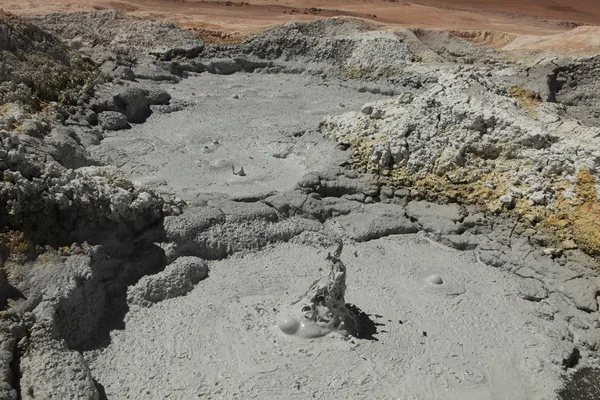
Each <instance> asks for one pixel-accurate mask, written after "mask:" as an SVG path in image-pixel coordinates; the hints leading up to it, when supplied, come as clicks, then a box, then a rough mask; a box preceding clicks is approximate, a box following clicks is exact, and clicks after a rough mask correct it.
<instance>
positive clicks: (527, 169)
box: [324, 67, 600, 254]
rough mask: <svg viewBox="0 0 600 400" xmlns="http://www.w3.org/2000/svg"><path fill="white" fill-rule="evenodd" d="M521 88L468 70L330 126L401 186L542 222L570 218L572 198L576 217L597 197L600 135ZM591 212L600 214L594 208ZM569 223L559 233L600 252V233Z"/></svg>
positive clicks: (362, 164) (357, 159) (367, 166)
mask: <svg viewBox="0 0 600 400" xmlns="http://www.w3.org/2000/svg"><path fill="white" fill-rule="evenodd" d="M487 72H488V74H490V75H491V74H492V70H489V71H487ZM522 93H523V91H519V90H515V89H514V88H513V89H512V90H510V91H508V92H507V91H506V89H504V88H502V87H501V86H496V85H495V84H493V83H492V81H491V80H490V79H489V78H487V77H486V71H477V70H475V69H473V68H463V67H459V68H458V69H457V70H456V71H455V72H449V73H446V74H442V75H441V76H440V77H439V79H438V83H437V84H435V85H433V86H432V87H431V88H430V89H429V90H427V91H425V92H424V93H423V94H421V95H418V96H413V95H412V94H410V93H405V94H403V95H401V96H399V97H396V98H394V99H392V100H384V101H380V102H377V103H374V104H370V105H367V106H365V107H364V108H363V110H362V112H350V113H346V114H343V115H340V116H333V117H329V118H328V119H326V121H325V123H324V128H325V129H326V131H327V132H329V133H330V134H331V135H333V136H334V137H335V138H336V139H337V140H338V141H340V142H343V143H347V144H352V145H353V146H354V151H355V152H354V163H355V165H356V166H357V167H358V168H359V169H360V170H362V171H370V172H375V173H379V174H381V175H382V179H383V180H387V181H389V182H390V183H391V184H393V185H408V186H412V187H414V188H415V190H416V191H417V192H421V193H422V195H424V196H427V197H430V198H436V197H446V198H450V199H453V200H461V201H466V202H471V203H477V204H482V205H485V206H486V207H487V208H488V209H489V210H492V211H501V210H503V209H504V210H513V209H514V211H515V212H517V213H518V214H519V215H522V216H524V217H526V219H527V220H528V221H529V222H531V223H534V224H535V223H537V222H540V221H545V222H547V223H552V224H554V223H555V220H556V219H559V220H561V221H563V220H565V219H566V220H567V221H571V220H573V218H572V214H571V217H568V216H565V215H564V214H565V211H566V210H565V208H564V207H565V205H566V204H568V205H569V207H567V210H569V211H566V214H570V212H573V211H574V210H575V209H579V207H582V204H583V206H584V207H586V209H589V208H590V207H592V206H591V205H590V204H592V203H593V201H596V202H597V196H598V193H597V191H596V189H595V188H594V185H593V182H594V180H595V179H596V178H595V177H597V175H598V171H599V169H600V152H599V151H598V148H599V146H600V141H599V139H598V137H599V136H598V135H599V133H600V131H599V130H598V128H593V127H584V126H580V125H579V124H577V123H576V122H575V121H571V120H569V119H568V118H563V117H560V116H559V113H560V110H561V108H560V106H557V105H555V104H549V103H543V104H540V103H541V101H540V100H539V99H535V100H536V101H532V100H531V98H530V97H531V96H529V97H528V96H523V95H521V94H522ZM511 94H512V96H516V97H517V98H518V101H516V100H515V99H513V98H512V97H511ZM574 154H576V155H577V157H573V155H574ZM582 170H585V171H588V172H587V173H586V175H585V176H588V179H587V180H588V181H589V182H588V184H587V187H588V188H590V190H591V192H590V193H588V194H587V195H586V196H582V195H580V194H579V192H578V191H576V190H575V188H576V186H580V185H576V181H577V176H578V173H579V174H580V175H579V176H581V173H580V171H582ZM566 199H568V200H566ZM594 199H596V200H594ZM586 204H587V205H586ZM592 208H594V207H592ZM594 209H595V208H594ZM558 214H559V215H560V216H558V217H557V215H558ZM586 215H588V217H586V219H589V218H592V219H594V220H596V219H597V213H595V212H592V211H591V210H588V212H587V213H586ZM596 224H597V222H596V223H592V224H591V226H590V227H588V228H585V231H586V232H587V231H589V230H593V226H596ZM563 225H565V223H564V222H563ZM566 225H567V227H571V229H567V230H560V231H557V233H558V234H559V237H560V238H562V239H573V240H575V242H576V243H578V244H579V245H580V246H581V247H582V248H583V249H585V250H586V251H588V252H589V253H591V254H598V252H597V248H598V243H595V242H596V241H597V238H596V237H595V235H593V234H587V233H585V234H584V232H582V229H584V228H576V227H577V226H581V223H580V222H578V223H576V224H575V225H571V224H570V223H566ZM588 225H590V224H588ZM586 226H587V225H586Z"/></svg>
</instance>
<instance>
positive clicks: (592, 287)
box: [558, 278, 600, 312]
mask: <svg viewBox="0 0 600 400" xmlns="http://www.w3.org/2000/svg"><path fill="white" fill-rule="evenodd" d="M558 290H560V291H561V292H562V293H564V294H565V296H567V297H569V298H570V299H571V300H573V301H574V302H575V306H576V307H577V308H579V309H580V310H584V311H587V312H594V311H598V301H597V300H596V296H597V295H598V293H600V280H599V278H575V279H571V280H568V281H566V282H565V283H563V284H562V285H561V286H560V287H559V288H558Z"/></svg>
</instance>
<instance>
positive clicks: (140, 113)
mask: <svg viewBox="0 0 600 400" xmlns="http://www.w3.org/2000/svg"><path fill="white" fill-rule="evenodd" d="M113 102H114V104H115V106H116V108H117V111H120V112H122V113H124V114H125V115H126V116H127V121H129V122H132V123H142V122H144V121H146V119H147V118H148V117H149V116H150V114H152V111H151V110H150V107H149V105H148V100H147V98H146V91H144V90H143V89H139V88H127V89H125V90H122V91H121V92H119V93H117V94H116V95H115V96H113Z"/></svg>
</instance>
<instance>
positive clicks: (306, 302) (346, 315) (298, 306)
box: [277, 243, 358, 339]
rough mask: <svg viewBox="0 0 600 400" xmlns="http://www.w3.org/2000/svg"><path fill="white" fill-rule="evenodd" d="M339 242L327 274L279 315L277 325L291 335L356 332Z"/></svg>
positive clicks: (329, 256) (303, 336) (312, 335)
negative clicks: (346, 293)
mask: <svg viewBox="0 0 600 400" xmlns="http://www.w3.org/2000/svg"><path fill="white" fill-rule="evenodd" d="M342 248H343V244H342V243H340V244H339V246H338V248H337V250H336V251H335V252H334V254H333V255H331V254H328V255H327V260H328V261H330V262H331V269H330V271H329V275H328V276H327V277H324V278H322V279H319V280H317V281H316V282H315V283H313V284H312V285H311V286H310V288H309V289H308V291H307V292H306V293H305V294H304V296H302V297H301V298H300V300H299V301H297V302H295V303H293V304H292V306H291V309H290V310H288V311H286V312H285V313H284V314H282V316H281V317H280V318H279V320H278V322H277V326H278V327H279V329H280V330H281V331H282V332H283V333H285V334H287V335H292V336H297V337H300V338H303V339H314V338H318V337H322V336H325V335H327V334H329V333H333V332H337V333H340V334H342V336H349V335H353V336H356V334H357V332H358V321H357V318H356V316H355V315H354V314H353V313H352V312H351V311H350V310H349V309H348V307H347V306H346V301H345V299H344V294H345V292H346V266H345V265H344V264H343V263H342V262H341V261H340V258H339V257H340V255H341V253H342Z"/></svg>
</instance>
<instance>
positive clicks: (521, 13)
mask: <svg viewBox="0 0 600 400" xmlns="http://www.w3.org/2000/svg"><path fill="white" fill-rule="evenodd" d="M2 8H3V9H4V10H6V11H10V12H14V13H17V14H40V13H51V12H72V11H92V10H101V9H116V10H121V11H125V12H128V13H130V14H133V15H138V16H142V17H145V18H151V19H161V20H162V19H166V20H171V21H175V22H177V23H179V24H181V25H182V26H186V27H201V28H210V29H224V30H227V31H238V32H252V31H256V30H261V29H264V28H266V27H268V26H273V25H276V24H279V23H283V22H286V21H290V20H294V21H304V20H311V19H315V18H320V17H330V16H336V15H338V16H343V15H348V16H355V17H359V18H365V19H369V20H372V21H374V22H380V23H383V24H391V25H401V26H408V27H423V28H432V29H456V30H465V29H466V30H491V31H502V32H512V33H518V34H535V35H548V34H553V33H559V32H563V31H566V30H567V29H569V28H571V27H572V25H569V24H564V23H563V22H564V21H567V22H575V23H584V24H599V23H600V4H598V2H596V1H592V0H585V1H579V2H577V4H573V3H572V2H569V1H565V0H556V1H552V0H535V1H526V2H522V1H509V2H504V1H503V2H500V1H489V0H466V1H459V0H452V1H439V0H438V1H435V0H434V1H427V0H417V1H411V2H403V1H396V0H391V1H390V0H371V1H368V2H364V1H358V0H329V1H326V2H323V1H316V0H286V1H279V0H248V1H243V2H230V1H198V0H185V1H172V0H171V1H169V0H147V1H141V0H129V1H114V0H73V1H63V0H53V1H41V0H29V1H27V2H23V1H21V0H4V1H3V2H2Z"/></svg>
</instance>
